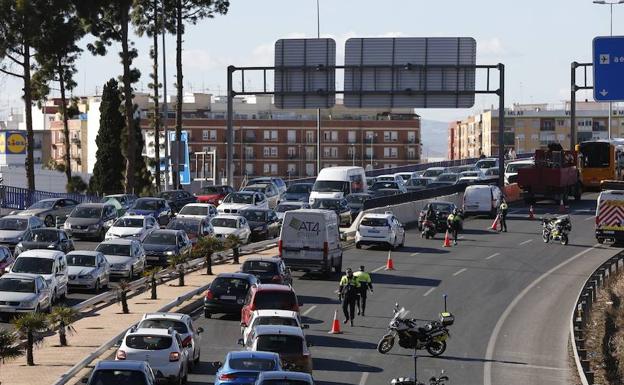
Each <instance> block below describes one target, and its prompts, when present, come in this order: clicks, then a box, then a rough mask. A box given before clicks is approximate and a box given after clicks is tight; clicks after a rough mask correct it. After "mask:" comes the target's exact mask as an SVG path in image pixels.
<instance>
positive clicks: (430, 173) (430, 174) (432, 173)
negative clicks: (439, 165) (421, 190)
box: [422, 169, 444, 178]
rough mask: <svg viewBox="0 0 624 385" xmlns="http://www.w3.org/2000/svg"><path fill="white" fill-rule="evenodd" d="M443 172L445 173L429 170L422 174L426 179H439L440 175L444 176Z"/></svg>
mask: <svg viewBox="0 0 624 385" xmlns="http://www.w3.org/2000/svg"><path fill="white" fill-rule="evenodd" d="M443 172H444V170H437V169H433V170H427V171H425V172H424V173H423V174H422V176H424V177H425V178H431V177H437V176H438V175H440V174H442V173H443Z"/></svg>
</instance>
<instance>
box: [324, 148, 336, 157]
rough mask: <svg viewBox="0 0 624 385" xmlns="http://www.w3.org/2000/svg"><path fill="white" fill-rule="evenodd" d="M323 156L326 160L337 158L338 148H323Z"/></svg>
mask: <svg viewBox="0 0 624 385" xmlns="http://www.w3.org/2000/svg"><path fill="white" fill-rule="evenodd" d="M323 155H324V157H325V158H337V157H338V147H325V148H323Z"/></svg>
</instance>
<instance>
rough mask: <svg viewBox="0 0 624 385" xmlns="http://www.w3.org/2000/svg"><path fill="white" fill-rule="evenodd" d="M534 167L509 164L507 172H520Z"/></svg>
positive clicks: (528, 164) (530, 164)
mask: <svg viewBox="0 0 624 385" xmlns="http://www.w3.org/2000/svg"><path fill="white" fill-rule="evenodd" d="M530 167H533V163H509V164H508V165H507V172H518V170H520V169H521V168H530Z"/></svg>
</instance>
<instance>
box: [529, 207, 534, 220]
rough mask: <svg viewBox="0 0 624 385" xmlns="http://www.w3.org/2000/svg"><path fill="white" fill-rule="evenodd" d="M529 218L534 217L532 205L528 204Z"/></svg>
mask: <svg viewBox="0 0 624 385" xmlns="http://www.w3.org/2000/svg"><path fill="white" fill-rule="evenodd" d="M529 219H535V211H533V205H531V206H529Z"/></svg>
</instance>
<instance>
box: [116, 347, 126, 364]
mask: <svg viewBox="0 0 624 385" xmlns="http://www.w3.org/2000/svg"><path fill="white" fill-rule="evenodd" d="M126 357H127V355H126V352H124V351H123V350H117V354H116V355H115V359H117V360H120V361H121V360H125V359H126Z"/></svg>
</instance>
